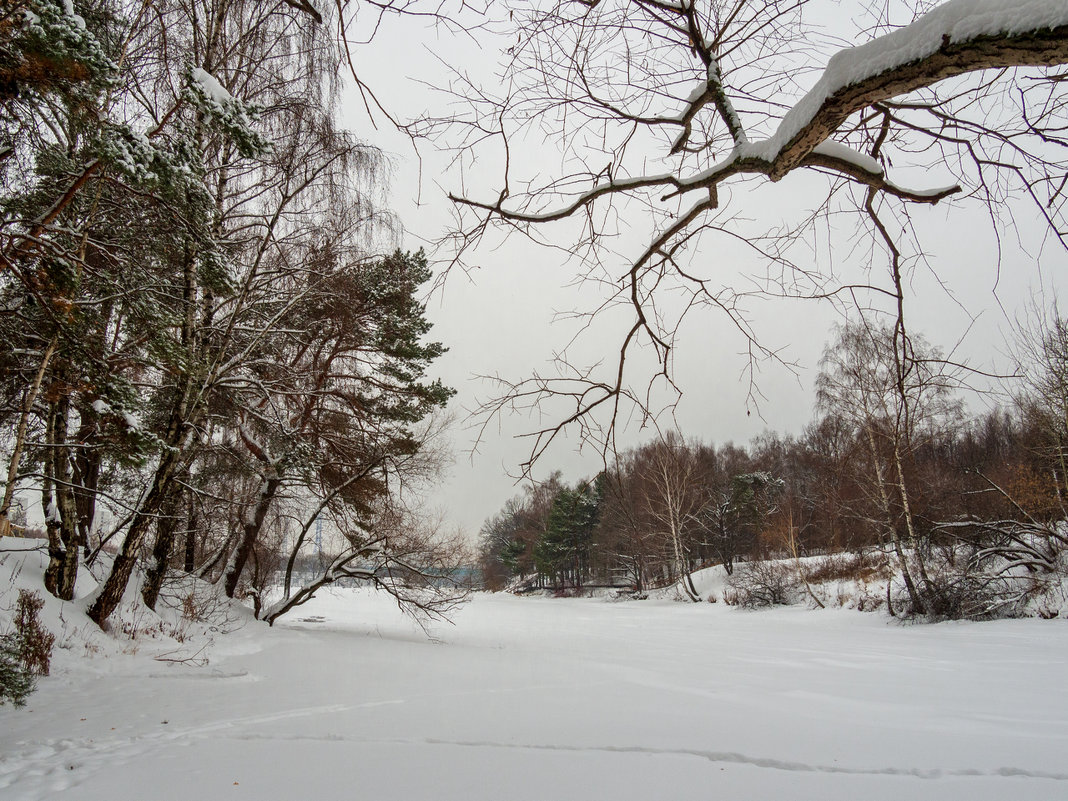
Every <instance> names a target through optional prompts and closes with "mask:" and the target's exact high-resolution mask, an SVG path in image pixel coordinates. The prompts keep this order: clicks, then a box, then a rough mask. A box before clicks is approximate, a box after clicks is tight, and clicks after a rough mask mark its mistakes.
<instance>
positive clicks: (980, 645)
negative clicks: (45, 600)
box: [0, 541, 1068, 801]
mask: <svg viewBox="0 0 1068 801" xmlns="http://www.w3.org/2000/svg"><path fill="white" fill-rule="evenodd" d="M9 542H10V541H9ZM32 572H33V571H26V573H24V574H23V575H22V577H21V578H20V579H19V581H20V582H21V581H23V580H25V578H26V575H27V574H32ZM5 603H6V599H5ZM55 608H56V607H55V605H54V604H52V603H50V606H49V608H48V609H47V610H46V613H45V615H44V617H45V619H46V622H48V621H52V622H53V625H54V624H55V622H56V613H55V611H54V610H55ZM66 617H67V618H71V610H68V612H67V613H66ZM141 623H142V625H143V624H144V623H145V621H141ZM78 631H79V630H78V629H77V627H76V626H75V625H74V622H73V620H71V619H68V623H67V628H66V631H65V632H64V633H62V634H61V637H60V639H61V640H62V641H64V642H65V643H66V644H67V646H68V647H67V648H65V649H64V648H59V649H57V651H56V657H55V661H54V670H53V675H52V676H51V677H49V678H45V679H42V680H41V682H40V687H39V689H38V691H37V693H36V694H34V695H33V696H31V697H30V699H29V703H28V704H27V706H26V707H25V708H23V709H15V708H12V707H11V706H10V705H8V706H5V707H2V708H0V798H3V799H19V801H31V800H32V799H52V798H57V799H58V798H63V799H77V800H78V801H97V800H98V799H99V800H100V801H103V800H104V799H107V800H108V801H123V800H124V799H155V800H158V801H163V800H164V799H181V801H187V800H188V799H204V800H205V801H214V799H235V800H236V799H255V801H272V799H279V800H280V801H281V800H282V799H285V800H286V801H295V800H299V799H309V798H324V799H325V798H330V799H357V798H368V799H405V800H409V799H427V800H428V801H445V800H446V799H465V801H466V800H468V799H494V801H498V800H501V799H504V800H507V801H515V800H517V799H537V801H545V800H546V799H584V800H585V799H602V798H603V799H613V801H618V800H619V799H639V798H640V799H682V798H732V799H776V800H779V799H790V800H791V801H796V800H797V799H809V798H811V799H820V800H821V801H825V800H826V799H858V798H864V799H894V800H895V801H898V800H899V799H903V798H907V799H909V801H913V800H914V799H956V798H960V799H970V800H971V799H998V800H999V801H1003V800H1004V799H1017V798H1027V799H1064V798H1068V758H1066V756H1065V755H1066V754H1068V683H1066V682H1065V680H1064V677H1065V666H1066V664H1068V625H1065V621H1063V620H1054V621H1043V620H1036V619H1031V620H1014V621H1002V622H995V623H944V624H937V625H901V624H899V623H896V622H893V621H891V620H890V619H889V618H887V617H886V616H885V615H882V614H863V613H858V612H855V611H846V610H825V611H810V610H805V609H802V608H781V609H775V610H770V611H764V612H744V611H739V610H735V609H730V608H727V607H725V606H724V605H723V604H722V603H718V604H696V605H694V604H684V603H677V602H671V601H667V600H649V601H642V602H615V603H613V602H609V601H605V600H596V599H566V600H564V599H549V598H516V597H513V596H508V595H479V596H477V597H475V599H474V600H473V602H472V603H471V604H469V605H468V606H467V607H465V608H464V609H463V610H462V611H461V612H460V613H459V614H458V615H457V616H456V619H455V625H454V626H444V625H439V626H436V627H435V628H434V630H433V635H434V639H433V640H428V639H427V638H426V636H424V634H423V633H422V632H421V631H419V629H418V628H417V627H416V626H415V625H414V624H413V623H412V622H411V621H410V620H408V619H407V618H404V617H403V616H401V615H400V614H399V613H398V612H397V610H396V608H395V607H394V606H393V605H392V602H391V601H390V600H389V599H386V598H382V597H377V596H375V595H373V594H371V593H369V592H366V591H359V590H338V591H335V592H333V593H328V594H326V595H324V596H323V597H322V598H321V599H318V600H316V601H314V602H312V603H311V604H308V605H307V606H305V607H302V608H301V609H300V610H298V612H297V614H296V616H295V617H294V618H293V619H292V620H290V621H288V622H285V623H280V624H279V625H278V626H276V627H275V628H274V629H267V628H265V627H262V626H261V624H258V623H255V622H248V623H246V624H245V625H244V626H243V627H242V628H240V629H239V630H238V631H236V632H234V633H232V634H228V635H225V636H217V637H216V638H215V642H214V644H213V645H212V646H211V647H210V648H209V649H208V650H207V651H206V652H205V655H207V656H208V658H209V660H210V661H209V663H208V664H207V665H206V666H203V667H192V666H189V665H186V664H179V663H175V662H161V661H156V660H155V659H153V656H154V655H156V654H158V653H159V652H160V651H171V650H173V649H174V647H175V644H174V643H173V642H165V641H164V639H162V638H161V639H160V640H155V639H153V638H151V637H144V636H140V637H139V638H138V639H137V640H136V641H133V642H128V641H121V640H119V641H116V640H111V641H110V642H109V643H104V644H102V645H101V644H99V640H97V639H95V638H97V637H101V636H102V635H99V634H93V635H92V636H90V637H89V640H88V641H89V642H90V647H89V648H88V649H87V648H86V647H85V645H84V644H83V645H78V643H79V642H82V640H81V639H80V637H81V635H80V634H79V633H78ZM94 642H95V643H97V645H93V644H92V643H94ZM199 647H200V645H199V644H198V643H197V641H196V638H194V639H192V640H190V641H188V642H187V643H186V644H184V645H182V646H181V648H183V649H185V651H184V652H183V653H186V654H189V653H193V652H195V651H196V650H198V649H199ZM94 648H95V649H97V652H96V653H95V654H90V655H89V656H88V657H86V656H85V655H84V652H85V651H86V650H93V649H94ZM179 656H181V654H178V655H175V654H171V655H170V657H168V658H172V659H173V658H177V657H179Z"/></svg>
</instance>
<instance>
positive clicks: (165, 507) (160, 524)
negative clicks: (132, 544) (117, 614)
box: [141, 482, 180, 610]
mask: <svg viewBox="0 0 1068 801" xmlns="http://www.w3.org/2000/svg"><path fill="white" fill-rule="evenodd" d="M171 488H172V489H171V492H170V493H168V497H167V498H166V499H165V500H164V502H163V503H162V504H161V505H160V514H159V518H158V519H157V520H156V544H155V545H154V546H153V548H152V566H151V567H150V568H149V569H148V571H147V572H146V573H145V583H144V585H143V586H142V587H141V597H142V598H143V599H144V601H145V606H147V607H148V608H149V609H152V610H155V608H156V601H158V600H159V591H160V590H161V589H162V588H163V579H164V578H166V576H167V563H168V562H169V561H170V558H171V551H172V550H174V541H175V540H176V539H177V537H178V525H177V523H178V521H177V518H176V515H177V512H178V501H179V500H180V498H179V497H177V496H178V495H179V494H180V493H179V492H178V491H175V488H174V482H171Z"/></svg>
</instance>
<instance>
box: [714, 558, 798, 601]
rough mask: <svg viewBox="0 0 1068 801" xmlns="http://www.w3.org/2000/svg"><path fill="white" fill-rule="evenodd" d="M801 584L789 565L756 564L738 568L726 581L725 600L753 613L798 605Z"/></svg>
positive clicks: (795, 571)
mask: <svg viewBox="0 0 1068 801" xmlns="http://www.w3.org/2000/svg"><path fill="white" fill-rule="evenodd" d="M800 589H801V580H800V579H799V578H798V575H797V570H796V569H795V567H794V565H793V564H791V563H789V562H779V561H755V562H746V563H744V564H742V565H739V566H738V567H737V568H736V569H735V571H734V573H733V574H732V575H731V576H730V577H729V578H728V579H727V581H726V588H725V590H724V595H723V598H724V600H725V601H726V602H727V603H728V604H730V605H734V606H743V607H746V608H747V609H756V608H758V607H762V606H780V605H785V604H792V603H797V602H798V601H799V600H800V599H801V592H800Z"/></svg>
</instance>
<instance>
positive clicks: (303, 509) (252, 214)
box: [0, 0, 452, 625]
mask: <svg viewBox="0 0 1068 801" xmlns="http://www.w3.org/2000/svg"><path fill="white" fill-rule="evenodd" d="M308 9H310V6H309V7H308ZM308 9H304V8H303V7H302V6H301V5H299V4H285V3H254V2H232V1H231V0H189V2H186V0H162V1H161V2H152V3H140V2H126V1H125V0H84V2H83V0H76V2H74V3H72V2H70V0H12V1H11V2H5V3H4V4H3V9H2V10H0V214H2V218H0V265H2V269H0V430H2V431H3V434H2V435H0V448H2V451H3V454H4V458H3V470H4V475H3V476H2V478H3V479H4V491H3V500H2V503H0V526H2V528H3V530H2V531H0V533H5V532H8V531H15V532H16V533H17V532H19V531H20V530H21V527H22V526H24V525H25V523H26V515H25V511H24V510H23V509H22V508H21V507H22V506H29V505H30V504H32V503H33V502H35V501H36V502H38V503H39V505H40V508H41V509H43V510H44V516H45V526H46V529H47V538H48V552H49V557H50V558H49V566H48V570H47V573H46V576H45V584H46V589H47V590H48V591H49V592H51V593H53V594H54V595H56V596H58V597H60V598H65V599H69V598H71V597H73V594H74V588H75V583H76V580H77V578H78V573H79V570H80V569H82V568H83V567H84V566H85V565H89V566H92V567H93V569H94V571H95V572H96V574H97V577H98V579H99V580H100V581H101V585H100V589H99V591H98V592H97V593H96V594H95V596H94V598H93V600H92V603H91V605H90V607H89V615H90V617H91V618H92V619H93V620H95V621H96V622H98V623H100V624H101V625H104V624H105V623H106V621H107V620H108V619H109V617H110V616H111V615H112V613H113V612H114V611H115V609H116V607H117V606H118V604H119V603H120V600H121V599H122V597H123V594H124V592H125V590H126V588H127V586H128V585H129V584H130V583H131V580H132V577H133V576H135V575H138V576H140V575H141V574H140V573H135V568H136V567H138V566H140V567H141V568H143V571H144V580H143V582H142V583H141V592H142V596H143V599H144V602H145V603H146V604H147V605H148V606H149V607H154V606H155V604H156V603H157V600H158V599H159V597H160V593H161V591H163V590H164V588H165V586H166V579H167V576H168V575H171V574H173V573H174V571H178V572H179V573H181V574H182V575H185V576H190V575H192V576H197V577H199V578H201V579H203V580H204V581H207V582H211V583H213V584H215V585H216V586H217V587H219V588H220V589H221V590H223V591H225V594H226V595H227V596H230V597H240V598H249V599H251V602H252V604H253V605H254V607H255V610H256V612H257V614H258V615H260V616H261V617H263V618H265V619H267V620H274V619H275V618H276V617H277V616H278V615H280V614H282V613H284V612H285V611H286V610H288V609H290V608H292V607H293V606H294V605H296V604H298V603H301V602H302V601H303V600H306V598H307V597H308V595H309V594H310V593H311V592H313V591H314V590H315V589H316V588H317V587H319V586H322V585H323V584H325V583H330V582H332V581H334V580H336V579H338V578H340V577H343V576H359V577H361V578H366V579H369V580H372V581H379V582H381V583H382V585H383V586H386V587H387V589H389V590H390V591H393V592H397V593H399V594H403V593H404V592H405V590H404V589H403V587H404V586H407V585H415V584H418V583H419V582H418V581H416V580H415V577H417V576H418V574H419V573H420V571H424V570H426V571H429V572H430V574H431V576H432V578H433V581H435V582H437V583H439V584H440V581H439V580H438V578H439V576H440V573H441V570H443V569H444V567H443V566H442V565H439V562H440V561H441V560H442V559H445V554H447V552H448V549H445V550H444V551H443V550H442V548H441V543H439V542H437V541H435V539H434V535H433V533H432V532H428V531H426V530H425V529H424V528H423V527H421V526H420V525H419V524H417V523H416V522H413V520H412V518H411V515H409V514H408V513H407V511H406V509H405V508H404V505H403V503H401V502H400V496H401V490H402V489H403V487H404V486H405V485H406V483H408V482H410V481H413V480H418V479H419V478H420V477H422V476H425V475H428V474H430V473H432V472H433V470H434V468H435V464H436V462H435V458H436V457H435V455H434V450H433V448H432V447H430V439H431V438H432V436H433V433H434V428H433V425H432V424H430V422H429V421H431V420H432V419H433V416H434V413H435V412H436V411H437V410H440V409H441V408H442V407H443V406H444V405H445V403H446V402H447V400H448V398H449V397H450V395H451V394H452V391H451V390H450V389H449V388H447V387H445V386H443V385H442V384H441V383H440V382H438V381H435V380H432V379H430V378H429V377H428V375H427V371H428V368H429V367H430V365H431V364H432V363H433V361H434V360H435V359H436V358H437V357H438V356H439V355H440V354H441V353H443V352H444V348H443V346H442V345H440V344H438V343H436V342H433V341H430V340H428V339H427V335H428V333H429V329H430V325H429V323H428V322H427V320H426V317H425V315H424V306H423V304H422V302H421V301H420V296H421V294H422V293H423V291H424V289H425V286H424V285H425V284H426V282H427V280H428V278H429V277H430V270H429V268H428V265H427V262H426V259H425V257H424V256H423V255H422V253H404V252H401V251H400V250H397V249H396V234H395V228H396V225H395V223H394V222H393V220H392V217H391V216H390V215H389V214H388V213H386V212H385V211H384V210H383V208H382V207H381V198H382V196H383V195H382V191H381V190H382V186H383V179H384V175H385V161H384V158H383V156H382V154H381V153H380V152H379V151H378V150H376V149H375V148H374V147H371V146H368V145H366V144H364V143H363V142H360V141H359V140H357V139H355V138H354V137H353V136H352V135H351V134H350V133H348V132H346V131H344V130H342V129H341V128H339V127H338V125H337V124H336V121H335V108H336V106H337V103H338V99H339V91H340V80H339V75H340V74H341V71H342V67H343V65H344V63H345V62H344V52H343V42H342V41H341V40H339V38H338V36H337V35H336V32H335V25H336V24H337V20H332V19H325V20H323V19H321V18H320V16H319V13H318V12H315V13H311V12H310V11H309V10H308ZM338 11H340V6H339V7H338ZM324 13H326V14H327V16H329V14H330V13H331V12H330V9H329V8H328V9H326V10H325V12H324ZM12 526H14V528H12ZM324 526H325V528H326V530H327V531H328V532H329V533H330V534H331V536H332V540H331V543H330V547H329V549H327V550H326V552H327V553H328V558H325V560H320V561H318V562H317V563H316V570H315V571H314V574H313V575H309V572H308V570H306V569H304V570H302V569H298V568H301V567H306V566H307V562H308V560H307V559H304V556H303V555H304V554H307V553H308V550H309V546H310V544H311V539H312V538H314V536H315V534H316V532H321V531H322V529H323V528H324ZM102 553H103V554H104V557H103V558H101V554H102ZM279 575H284V581H283V585H284V586H283V589H282V593H281V596H280V597H279V595H278V593H275V594H274V595H273V596H272V597H271V598H269V599H268V598H267V597H266V595H265V593H266V592H267V590H268V589H270V588H272V587H276V586H277V578H278V576H279ZM399 577H403V579H402V578H399ZM404 597H405V599H406V600H411V601H413V602H415V603H417V604H422V606H423V608H424V611H428V612H430V613H431V614H433V613H434V612H435V611H436V610H437V609H439V608H440V607H438V606H437V605H438V604H442V605H443V606H447V605H448V604H449V603H450V600H449V598H444V597H440V596H438V595H435V594H434V592H433V591H432V590H431V591H430V594H429V595H426V596H417V595H412V596H407V595H406V596H404Z"/></svg>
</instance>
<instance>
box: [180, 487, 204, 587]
mask: <svg viewBox="0 0 1068 801" xmlns="http://www.w3.org/2000/svg"><path fill="white" fill-rule="evenodd" d="M187 520H188V523H187V525H186V530H185V564H184V565H183V566H182V567H183V569H184V570H185V572H186V573H192V572H193V570H194V569H195V567H196V555H197V524H198V523H199V522H200V521H199V520H198V519H197V509H196V499H195V498H194V497H193V494H192V493H190V494H189V516H188V518H187Z"/></svg>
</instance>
